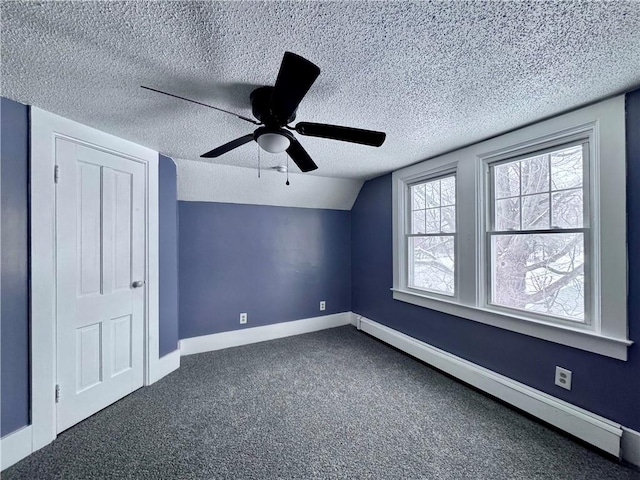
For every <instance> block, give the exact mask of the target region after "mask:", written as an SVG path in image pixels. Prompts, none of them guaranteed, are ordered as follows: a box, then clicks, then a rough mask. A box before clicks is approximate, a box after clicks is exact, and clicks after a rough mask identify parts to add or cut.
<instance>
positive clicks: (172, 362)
mask: <svg viewBox="0 0 640 480" xmlns="http://www.w3.org/2000/svg"><path fill="white" fill-rule="evenodd" d="M178 368H180V348H179V347H178V349H176V350H174V351H173V352H171V353H167V354H166V355H165V356H164V357H160V358H159V359H158V361H157V362H155V363H154V364H153V366H152V368H151V371H150V372H149V385H151V384H152V383H155V382H157V381H158V380H160V379H161V378H162V377H166V376H167V375H169V374H170V373H171V372H173V371H174V370H177V369H178Z"/></svg>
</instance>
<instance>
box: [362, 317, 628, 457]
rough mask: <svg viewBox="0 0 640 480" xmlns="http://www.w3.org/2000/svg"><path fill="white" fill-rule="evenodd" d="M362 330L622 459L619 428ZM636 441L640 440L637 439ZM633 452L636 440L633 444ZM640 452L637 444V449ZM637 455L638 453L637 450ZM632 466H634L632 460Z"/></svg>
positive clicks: (365, 322)
mask: <svg viewBox="0 0 640 480" xmlns="http://www.w3.org/2000/svg"><path fill="white" fill-rule="evenodd" d="M358 320H359V321H358V323H359V329H360V330H362V331H364V332H366V333H368V334H369V335H372V336H374V337H376V338H378V339H380V340H382V341H383V342H385V343H388V344H389V345H392V346H394V347H396V348H398V349H400V350H402V351H403V352H405V353H408V354H409V355H411V356H413V357H416V358H418V359H420V360H422V361H424V362H426V363H428V364H429V365H432V366H434V367H436V368H438V369H439V370H442V371H443V372H446V373H448V374H450V375H452V376H454V377H456V378H458V379H460V380H462V381H463V382H465V383H468V384H469V385H472V386H474V387H476V388H478V389H480V390H482V391H484V392H486V393H488V394H490V395H493V396H494V397H497V398H499V399H500V400H502V401H504V402H506V403H508V404H510V405H513V406H515V407H517V408H519V409H520V410H523V411H525V412H527V413H529V414H531V415H533V416H535V417H538V418H540V419H541V420H544V421H545V422H548V423H550V424H551V425H554V426H555V427H557V428H559V429H561V430H564V431H565V432H568V433H570V434H571V435H573V436H575V437H577V438H580V439H582V440H584V441H585V442H587V443H589V444H591V445H594V446H595V447H597V448H599V449H601V450H604V451H605V452H607V453H610V454H611V455H614V456H616V457H618V458H619V457H620V439H621V437H622V428H621V426H620V425H619V424H617V423H615V422H612V421H610V420H608V419H606V418H603V417H600V416H598V415H596V414H594V413H591V412H589V411H587V410H583V409H581V408H578V407H576V406H574V405H571V404H570V403H567V402H565V401H563V400H560V399H558V398H555V397H552V396H551V395H548V394H546V393H543V392H541V391H539V390H536V389H534V388H531V387H529V386H527V385H524V384H522V383H519V382H516V381H515V380H512V379H510V378H507V377H505V376H503V375H499V374H497V373H495V372H493V371H491V370H488V369H486V368H483V367H480V366H479V365H476V364H474V363H472V362H469V361H467V360H464V359H462V358H460V357H457V356H455V355H452V354H450V353H448V352H445V351H444V350H440V349H438V348H435V347H432V346H431V345H429V344H427V343H424V342H421V341H419V340H416V339H415V338H413V337H410V336H408V335H405V334H404V333H401V332H398V331H397V330H393V329H392V328H389V327H387V326H384V325H382V324H380V323H377V322H374V321H373V320H369V319H367V318H364V317H359V319H358ZM634 438H635V439H636V440H637V439H638V438H640V437H634ZM629 443H630V447H629V448H630V449H631V451H633V448H634V447H633V440H630V441H629ZM635 448H636V449H637V444H636V447H635ZM636 453H637V450H636ZM628 461H629V462H630V463H634V462H633V461H632V460H631V459H630V460H628Z"/></svg>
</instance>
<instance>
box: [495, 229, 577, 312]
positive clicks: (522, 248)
mask: <svg viewBox="0 0 640 480" xmlns="http://www.w3.org/2000/svg"><path fill="white" fill-rule="evenodd" d="M491 278H492V285H491V287H492V288H491V302H492V303H493V304H495V305H502V306H505V307H509V308H515V309H518V310H525V311H529V312H538V313H543V314H547V315H553V316H557V317H563V318H567V319H571V320H576V321H584V310H585V288H584V285H585V279H584V235H583V234H582V233H553V234H523V235H494V236H492V238H491Z"/></svg>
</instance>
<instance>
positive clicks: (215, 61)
mask: <svg viewBox="0 0 640 480" xmlns="http://www.w3.org/2000/svg"><path fill="white" fill-rule="evenodd" d="M1 35H2V67H1V68H2V89H1V94H2V95H3V96H6V97H9V98H13V99H15V100H18V101H21V102H23V103H27V104H31V105H36V106H38V107H41V108H43V109H45V110H49V111H51V112H54V113H57V114H59V115H62V116H64V117H67V118H70V119H73V120H76V121H79V122H81V123H84V124H87V125H90V126H93V127H96V128H99V129H101V130H104V131H106V132H109V133H112V134H114V135H117V136H119V137H122V138H126V139H128V140H132V141H134V142H136V143H139V144H142V145H145V146H147V147H150V148H153V149H155V150H158V151H160V152H162V153H165V154H167V155H169V156H171V157H174V158H182V159H187V160H198V161H200V159H199V155H200V154H202V153H203V152H205V151H208V150H210V149H212V148H214V147H216V146H218V145H220V144H223V143H226V142H228V141H229V140H232V139H234V138H236V137H239V136H241V135H244V134H246V133H249V132H251V131H252V130H253V126H252V125H251V124H249V123H246V122H244V121H242V120H239V119H237V118H234V117H232V116H229V115H226V114H223V113H219V112H216V111H213V110H210V109H207V108H204V107H199V106H197V105H192V104H189V103H186V102H181V101H179V100H175V99H172V98H168V97H164V96H162V95H159V94H155V93H152V92H148V91H146V90H142V89H141V88H140V87H139V86H140V85H147V86H150V87H154V88H159V89H165V90H168V91H170V92H173V93H176V94H179V95H183V96H187V97H190V98H193V99H196V100H199V101H202V102H206V103H210V104H214V105H218V106H220V107H222V108H226V109H229V110H233V111H236V112H238V113H240V114H242V115H245V116H251V111H250V108H249V98H248V96H249V92H250V91H251V90H252V88H254V86H256V85H265V84H267V85H272V84H273V82H274V81H275V78H276V75H277V72H278V68H279V65H280V61H281V59H282V55H283V53H284V51H286V50H289V51H293V52H295V53H298V54H300V55H302V56H304V57H306V58H308V59H309V60H311V61H313V62H314V63H315V64H317V65H318V66H319V67H320V68H321V70H322V73H321V75H320V77H319V79H318V81H317V82H316V84H315V85H314V86H313V87H312V89H311V91H310V92H309V94H308V95H307V97H306V98H305V99H304V100H303V103H302V104H301V106H300V108H299V110H298V120H299V121H301V120H306V121H314V122H323V123H335V124H338V125H347V126H353V127H360V128H369V129H375V130H383V131H386V132H387V141H386V143H385V144H384V145H383V146H382V147H381V148H377V149H376V148H372V147H366V146H360V145H353V144H348V143H344V142H336V141H331V140H324V139H316V138H310V137H301V136H299V137H298V138H299V139H300V141H301V143H302V144H303V145H304V146H305V148H306V149H307V150H308V151H309V153H310V154H311V156H312V157H313V158H314V160H315V161H316V163H317V164H318V165H319V167H320V168H319V170H317V171H316V172H314V173H313V174H315V175H321V176H330V177H344V178H352V179H365V178H371V177H374V176H377V175H379V174H382V173H385V172H388V171H391V170H394V169H397V168H399V167H402V166H405V165H409V164H412V163H415V162H417V161H420V160H423V159H425V158H428V157H432V156H434V155H436V154H438V153H442V152H445V151H448V150H451V149H453V148H456V147H459V146H462V145H466V144H469V143H472V142H474V141H477V140H480V139H483V138H487V137H489V136H492V135H495V134H498V133H500V132H504V131H507V130H510V129H513V128H515V127H518V126H522V125H524V124H527V123H530V122H532V121H535V120H538V119H541V118H544V117H547V116H550V115H553V114H556V113H559V112H561V111H565V110H567V109H571V108H574V107H577V106H580V105H584V104H585V103H589V102H592V101H594V100H597V99H601V98H604V97H606V96H609V95H612V94H614V93H620V92H623V91H626V90H629V89H631V88H633V87H635V86H638V85H639V84H640V3H638V2H637V1H618V2H607V3H604V2H568V1H560V2H544V1H540V2H531V3H528V2H526V3H525V2H515V1H514V2H498V1H492V2H463V1H444V2H442V1H438V2H383V3H381V2H355V1H352V2H331V3H329V2H326V3H325V2H305V3H301V2H64V3H57V2H45V3H42V4H40V3H35V2H26V3H22V2H2V34H1ZM257 149H258V147H257V145H256V144H255V143H250V144H248V145H245V146H243V147H240V148H239V149H237V150H235V151H234V152H231V153H229V154H227V155H224V156H222V157H220V158H218V159H211V160H207V161H211V162H216V163H220V164H229V165H236V166H243V167H255V166H256V165H257ZM283 155H284V154H281V155H280V156H277V155H269V154H266V153H265V154H263V155H262V161H263V166H265V165H266V166H270V165H276V164H279V163H283V161H284V157H283ZM292 171H295V166H294V167H293V168H292Z"/></svg>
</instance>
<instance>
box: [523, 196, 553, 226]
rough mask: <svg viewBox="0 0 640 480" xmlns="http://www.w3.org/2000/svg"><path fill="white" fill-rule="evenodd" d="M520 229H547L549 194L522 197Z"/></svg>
mask: <svg viewBox="0 0 640 480" xmlns="http://www.w3.org/2000/svg"><path fill="white" fill-rule="evenodd" d="M522 228H523V229H543V228H549V194H548V193H543V194H541V195H527V196H526V197H522Z"/></svg>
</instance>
